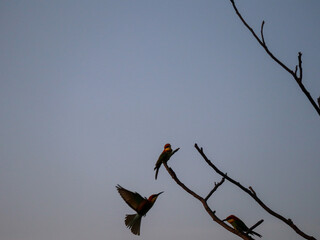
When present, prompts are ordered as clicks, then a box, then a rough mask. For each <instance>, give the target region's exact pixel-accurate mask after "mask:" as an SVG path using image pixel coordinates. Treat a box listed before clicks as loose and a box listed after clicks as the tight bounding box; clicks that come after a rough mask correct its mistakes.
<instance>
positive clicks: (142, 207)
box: [116, 185, 163, 235]
mask: <svg viewBox="0 0 320 240" xmlns="http://www.w3.org/2000/svg"><path fill="white" fill-rule="evenodd" d="M116 188H117V190H118V192H119V194H120V196H121V197H122V198H123V200H124V201H125V202H126V203H127V204H128V205H129V206H130V207H131V208H132V209H133V210H135V211H136V212H137V213H136V214H127V215H126V218H125V221H124V222H125V224H126V226H127V227H128V228H129V229H131V232H132V233H133V234H135V235H140V225H141V218H142V216H145V215H146V214H147V212H148V211H149V210H150V209H151V208H152V206H153V204H154V203H155V201H156V200H157V197H158V196H159V195H160V194H161V193H163V192H159V193H158V194H152V195H151V196H150V197H149V198H148V199H147V198H143V197H141V195H140V194H139V193H137V192H131V191H129V190H127V189H125V188H123V187H121V186H120V185H117V186H116Z"/></svg>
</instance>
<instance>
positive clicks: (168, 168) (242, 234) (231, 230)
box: [163, 162, 254, 240]
mask: <svg viewBox="0 0 320 240" xmlns="http://www.w3.org/2000/svg"><path fill="white" fill-rule="evenodd" d="M163 165H164V167H165V168H166V170H167V171H168V173H169V174H170V176H171V177H172V178H173V180H174V181H175V182H176V183H177V184H178V185H179V186H180V187H181V188H182V189H183V190H185V191H186V192H187V193H189V194H190V195H191V196H193V197H194V198H196V199H198V200H199V201H200V202H201V203H202V205H203V207H204V209H205V210H206V211H207V213H208V214H209V216H210V217H211V218H212V220H213V221H215V222H216V223H218V224H219V225H221V226H222V227H224V228H225V229H227V230H228V231H230V232H232V233H234V234H236V235H238V236H239V237H241V238H242V239H244V240H254V239H253V238H252V237H250V236H248V235H246V234H245V233H242V232H239V231H237V230H235V229H234V228H232V227H230V226H228V225H227V224H226V223H224V222H223V221H222V220H221V219H220V218H218V217H217V216H216V211H212V210H211V208H210V207H209V205H208V203H207V200H206V199H204V198H203V197H201V196H200V195H198V194H197V193H195V192H194V191H192V190H191V189H190V188H188V187H187V186H186V185H185V184H184V183H182V182H181V181H180V180H179V178H178V177H177V175H176V173H175V172H174V171H173V170H172V168H170V167H168V165H167V163H165V162H164V163H163ZM223 182H224V178H222V180H221V181H220V182H219V183H218V184H216V185H215V187H214V189H213V190H212V191H211V192H212V193H213V192H214V191H215V190H216V189H217V188H218V187H219V186H220V185H221V184H222V183H223ZM211 192H210V193H211ZM210 193H209V194H208V196H209V197H210V196H211V195H212V193H211V194H210ZM208 196H207V198H208Z"/></svg>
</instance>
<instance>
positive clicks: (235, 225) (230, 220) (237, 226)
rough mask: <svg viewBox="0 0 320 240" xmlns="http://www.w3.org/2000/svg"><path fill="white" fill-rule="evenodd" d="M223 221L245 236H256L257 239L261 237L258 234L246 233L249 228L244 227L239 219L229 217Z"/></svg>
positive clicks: (232, 216)
mask: <svg viewBox="0 0 320 240" xmlns="http://www.w3.org/2000/svg"><path fill="white" fill-rule="evenodd" d="M223 221H227V222H228V223H230V224H231V225H232V226H233V228H234V229H236V230H238V231H239V232H242V233H245V234H252V235H257V236H258V237H261V235H260V234H259V233H256V232H254V231H250V232H248V230H249V228H248V227H247V226H246V224H245V223H244V222H242V221H241V219H239V218H237V217H236V216H234V215H230V216H229V217H227V218H226V219H224V220H223ZM262 221H263V220H262ZM262 221H261V222H262Z"/></svg>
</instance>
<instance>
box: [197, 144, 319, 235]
mask: <svg viewBox="0 0 320 240" xmlns="http://www.w3.org/2000/svg"><path fill="white" fill-rule="evenodd" d="M194 147H195V148H196V149H197V150H198V152H199V153H200V155H201V156H202V158H203V159H204V160H205V161H206V162H207V164H208V165H209V166H210V167H211V168H212V169H213V170H215V171H216V172H217V173H218V174H219V175H221V176H222V177H223V178H225V179H226V180H228V181H229V182H231V183H233V184H234V185H236V186H237V187H239V188H240V189H241V190H243V191H244V192H246V193H247V194H248V195H250V196H251V197H252V198H253V199H254V200H255V201H256V202H257V203H258V204H259V205H260V206H261V207H262V208H263V209H264V210H265V211H266V212H268V213H269V214H270V215H272V216H274V217H276V218H278V219H280V220H281V221H282V222H284V223H285V224H287V225H288V226H289V227H291V228H292V229H293V230H294V231H295V232H296V233H297V234H299V235H300V236H302V237H303V238H305V239H309V240H316V238H314V237H313V236H309V235H307V234H306V233H304V232H302V231H301V230H300V229H299V228H298V227H297V226H296V225H295V224H294V223H293V222H292V220H291V219H287V218H285V217H283V216H282V215H280V214H278V213H276V212H275V211H273V210H272V209H271V208H269V207H268V206H267V205H266V204H265V203H264V202H263V201H262V200H261V199H260V198H259V197H258V196H257V194H256V192H255V191H253V188H252V187H249V188H246V187H244V186H243V185H241V184H240V183H239V182H237V181H235V180H234V179H232V178H231V177H229V176H227V174H226V173H223V172H222V171H221V170H220V169H218V168H217V167H216V166H215V165H214V164H213V163H212V162H211V161H210V160H209V159H208V158H207V156H206V155H205V154H204V152H203V149H202V148H199V147H198V145H197V144H195V145H194Z"/></svg>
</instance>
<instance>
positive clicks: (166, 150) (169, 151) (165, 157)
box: [154, 143, 180, 179]
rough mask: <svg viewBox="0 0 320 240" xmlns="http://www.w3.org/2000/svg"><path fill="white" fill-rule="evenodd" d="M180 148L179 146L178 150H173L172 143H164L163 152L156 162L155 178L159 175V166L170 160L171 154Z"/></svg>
mask: <svg viewBox="0 0 320 240" xmlns="http://www.w3.org/2000/svg"><path fill="white" fill-rule="evenodd" d="M179 149H180V148H177V149H176V150H174V151H172V149H171V145H170V143H167V144H166V145H164V149H163V151H162V153H161V154H160V156H159V158H158V161H157V162H156V166H155V167H154V170H155V171H156V175H155V179H157V177H158V172H159V168H160V167H161V164H162V163H164V162H168V161H169V159H170V158H171V156H172V155H173V154H174V153H175V152H176V151H178V150H179Z"/></svg>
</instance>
